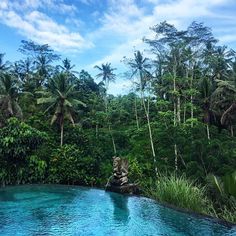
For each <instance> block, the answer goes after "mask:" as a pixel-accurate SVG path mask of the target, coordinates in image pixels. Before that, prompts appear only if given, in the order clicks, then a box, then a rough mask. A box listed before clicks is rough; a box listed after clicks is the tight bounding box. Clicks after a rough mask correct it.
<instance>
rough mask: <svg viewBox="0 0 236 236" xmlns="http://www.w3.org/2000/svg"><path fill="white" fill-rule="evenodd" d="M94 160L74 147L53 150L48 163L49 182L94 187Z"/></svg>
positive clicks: (65, 146)
mask: <svg viewBox="0 0 236 236" xmlns="http://www.w3.org/2000/svg"><path fill="white" fill-rule="evenodd" d="M94 172H95V160H94V159H93V158H92V157H90V156H86V155H84V153H83V151H81V150H80V149H79V148H77V147H76V146H75V145H64V146H62V147H60V148H58V149H56V150H54V152H53V154H52V157H51V160H50V163H49V182H52V183H62V184H83V185H94V184H95V182H96V178H95V176H94V175H93V173H94Z"/></svg>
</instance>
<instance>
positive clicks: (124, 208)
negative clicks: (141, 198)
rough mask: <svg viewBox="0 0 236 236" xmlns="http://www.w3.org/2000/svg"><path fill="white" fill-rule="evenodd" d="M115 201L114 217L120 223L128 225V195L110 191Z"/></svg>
mask: <svg viewBox="0 0 236 236" xmlns="http://www.w3.org/2000/svg"><path fill="white" fill-rule="evenodd" d="M109 196H110V198H111V201H112V203H113V219H114V220H115V221H116V223H118V224H123V225H127V224H128V222H129V219H130V218H129V215H130V212H129V208H128V197H127V196H123V195H119V194H116V193H109Z"/></svg>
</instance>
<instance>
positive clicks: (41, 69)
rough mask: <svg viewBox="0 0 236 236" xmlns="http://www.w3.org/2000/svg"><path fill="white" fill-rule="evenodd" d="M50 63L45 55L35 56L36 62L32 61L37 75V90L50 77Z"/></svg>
mask: <svg viewBox="0 0 236 236" xmlns="http://www.w3.org/2000/svg"><path fill="white" fill-rule="evenodd" d="M51 63H52V60H51V59H49V58H48V57H47V56H45V55H40V56H37V58H36V60H35V61H34V64H35V68H36V75H37V80H36V82H37V88H39V87H40V86H41V85H43V83H44V82H45V80H47V79H48V78H49V77H50V72H51V70H52V66H51V65H50V64H51Z"/></svg>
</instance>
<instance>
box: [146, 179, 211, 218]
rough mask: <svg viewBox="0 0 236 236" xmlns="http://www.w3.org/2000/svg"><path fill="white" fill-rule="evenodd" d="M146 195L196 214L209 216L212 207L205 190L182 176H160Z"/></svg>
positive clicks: (147, 190)
mask: <svg viewBox="0 0 236 236" xmlns="http://www.w3.org/2000/svg"><path fill="white" fill-rule="evenodd" d="M146 194H147V195H148V196H150V197H152V198H155V199H156V200H158V201H160V202H163V203H168V204H171V205H174V206H176V207H179V208H183V209H187V210H191V211H194V212H197V213H203V214H209V212H210V209H211V207H212V203H211V201H209V200H208V198H207V197H206V194H205V188H204V187H201V186H197V185H195V184H194V182H193V181H191V180H188V179H187V178H186V177H184V176H181V177H177V176H176V175H170V176H160V177H159V178H158V180H157V181H156V182H155V183H153V184H152V186H151V187H149V188H148V189H146Z"/></svg>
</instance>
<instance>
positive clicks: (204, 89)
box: [199, 77, 213, 140]
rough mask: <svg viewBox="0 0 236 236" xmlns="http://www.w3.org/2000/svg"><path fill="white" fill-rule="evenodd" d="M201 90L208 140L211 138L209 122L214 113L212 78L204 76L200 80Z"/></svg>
mask: <svg viewBox="0 0 236 236" xmlns="http://www.w3.org/2000/svg"><path fill="white" fill-rule="evenodd" d="M199 90H200V96H201V102H202V108H203V112H204V117H203V121H204V123H205V124H206V130H207V138H208V140H210V130H209V124H210V120H211V116H212V113H213V112H212V111H211V107H210V104H211V95H212V92H213V86H212V82H211V80H210V79H209V78H207V77H203V78H202V79H201V81H200V86H199Z"/></svg>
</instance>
